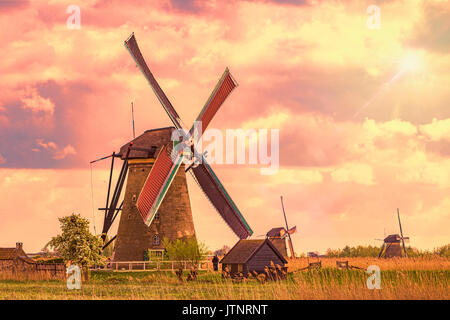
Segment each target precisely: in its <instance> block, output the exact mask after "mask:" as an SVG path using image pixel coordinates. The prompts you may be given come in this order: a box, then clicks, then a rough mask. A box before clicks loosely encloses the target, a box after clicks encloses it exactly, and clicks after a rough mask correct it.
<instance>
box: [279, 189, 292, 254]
mask: <svg viewBox="0 0 450 320" xmlns="http://www.w3.org/2000/svg"><path fill="white" fill-rule="evenodd" d="M280 200H281V208H282V209H283V216H284V222H286V230H288V232H287V235H288V237H289V239H288V240H289V241H288V242H289V250H290V251H291V256H292V258H295V253H294V245H293V244H292V238H291V234H290V233H289V230H290V229H289V226H288V222H287V218H286V212H285V211H284V203H283V196H280ZM294 232H295V230H294Z"/></svg>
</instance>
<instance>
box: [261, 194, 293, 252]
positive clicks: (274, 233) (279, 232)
mask: <svg viewBox="0 0 450 320" xmlns="http://www.w3.org/2000/svg"><path fill="white" fill-rule="evenodd" d="M280 198H281V208H282V209H283V216H284V222H285V223H286V228H284V227H278V228H272V229H270V230H269V232H267V234H266V237H267V238H268V239H269V240H270V241H271V242H272V243H273V245H274V246H275V247H276V248H277V249H278V251H280V252H281V253H282V254H283V255H284V256H287V255H288V254H287V248H286V237H287V240H288V244H289V251H290V253H291V257H292V258H295V253H294V247H293V245H292V239H291V234H293V233H295V232H296V231H297V227H296V226H294V227H292V228H290V229H289V226H288V222H287V218H286V212H285V210H284V204H283V196H281V197H280Z"/></svg>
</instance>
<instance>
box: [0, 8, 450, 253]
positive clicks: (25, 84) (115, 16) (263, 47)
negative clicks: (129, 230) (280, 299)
mask: <svg viewBox="0 0 450 320" xmlns="http://www.w3.org/2000/svg"><path fill="white" fill-rule="evenodd" d="M69 5H78V6H79V8H80V28H79V29H73V28H68V25H67V20H68V19H69V22H72V21H73V20H70V16H71V14H72V12H71V11H69V13H68V12H67V8H68V6H69ZM370 5H376V6H377V7H378V8H379V15H378V16H379V20H373V19H374V15H373V12H372V11H369V12H368V7H369V6H370ZM375 18H376V17H375ZM368 20H369V22H368ZM373 21H376V22H379V25H378V26H379V28H377V27H374V24H373ZM132 32H134V33H135V36H136V39H137V41H138V44H139V46H140V48H141V51H142V53H143V55H144V57H145V59H146V61H147V64H148V65H149V67H150V69H151V70H152V72H153V74H154V75H155V77H156V78H157V80H158V81H159V83H160V85H161V87H162V88H163V90H164V91H165V92H166V94H167V96H168V97H169V99H170V100H171V102H172V104H173V105H174V107H175V108H176V110H177V111H178V113H179V114H180V116H181V118H182V119H183V121H184V123H186V124H188V125H190V124H191V123H192V122H193V121H194V119H195V118H196V117H197V114H198V113H199V112H200V110H201V108H202V107H203V104H204V103H205V101H206V100H207V98H208V97H209V95H210V93H211V91H212V89H213V88H214V86H215V84H216V82H217V80H218V78H219V77H220V75H221V74H222V72H223V71H224V70H225V67H229V68H230V70H231V73H232V75H233V77H234V78H235V79H236V81H237V82H238V83H239V86H238V87H237V88H236V89H235V90H234V91H233V93H232V94H231V96H230V97H229V99H227V101H226V102H225V103H224V105H223V106H222V108H221V109H220V110H219V112H218V113H217V115H216V116H215V117H214V119H213V121H212V122H211V124H210V128H216V129H220V130H221V131H222V132H225V130H226V129H239V128H243V129H249V128H255V129H279V159H280V166H279V169H278V171H277V172H276V173H275V174H273V175H261V170H260V169H261V167H264V165H238V164H236V165H220V164H214V165H213V168H214V170H215V172H216V174H217V175H218V176H219V178H220V179H221V181H222V182H223V184H224V185H225V187H226V189H227V190H228V192H229V193H230V195H231V196H232V198H233V200H234V201H235V203H236V205H237V206H238V207H239V209H240V211H241V212H242V213H243V215H244V216H245V218H246V219H247V221H248V223H249V224H250V226H251V227H252V229H253V230H254V236H255V237H258V236H261V235H264V234H265V233H266V232H267V231H268V230H269V229H271V228H272V227H277V226H282V225H283V223H284V220H283V216H282V211H281V204H280V195H283V197H284V204H285V208H286V213H287V217H288V222H289V224H290V225H291V226H293V225H296V226H297V230H298V231H297V233H296V234H294V235H293V241H294V248H295V250H296V251H297V252H298V253H301V252H307V251H319V252H325V251H326V250H327V249H328V248H342V247H343V246H345V245H359V244H361V245H379V244H380V243H379V242H378V241H377V240H375V239H376V238H383V236H384V235H385V234H389V233H398V223H397V217H396V210H397V208H400V213H401V217H402V225H403V230H404V232H405V235H407V236H409V237H410V238H411V241H410V244H411V246H413V247H416V248H419V249H433V248H435V247H438V246H441V245H444V244H447V243H449V242H450V235H449V229H450V192H449V191H450V108H449V98H450V90H449V89H448V88H450V55H449V52H450V5H449V3H448V1H431V0H429V1H418V0H403V1H402V0H384V1H381V0H378V1H377V0H370V1H356V0H355V1H335V0H329V1H326V0H324V1H318V0H317V1H313V0H311V1H307V0H305V1H295V0H283V1H275V0H273V1H269V0H267V1H262V0H261V1H250V0H247V1H240V0H232V1H213V0H207V1H180V0H172V1H170V0H164V1H143V0H142V1H140V0H134V1H126V2H123V1H121V2H119V1H103V0H97V1H96V0H90V1H82V2H81V1H80V2H79V3H76V1H74V0H71V1H41V0H36V1H9V0H6V1H5V0H0V36H1V39H2V41H1V42H0V49H1V52H2V53H3V54H2V59H0V202H1V205H0V221H1V222H0V246H3V247H8V246H14V244H15V242H17V241H22V242H23V243H24V248H25V250H26V251H28V252H33V251H38V250H40V249H41V248H42V247H43V246H44V245H45V243H46V242H47V241H49V239H50V238H51V237H52V236H55V235H56V234H58V233H59V223H58V220H57V218H58V217H62V216H66V215H69V214H71V213H72V212H75V213H79V214H81V215H82V216H84V217H86V218H88V219H89V220H90V221H91V231H92V232H97V233H98V232H99V230H101V223H102V219H103V218H102V216H101V214H100V213H99V212H97V210H96V209H95V208H98V207H102V206H104V203H105V197H106V190H107V179H108V165H109V163H108V162H103V163H102V162H100V163H96V164H94V165H93V166H92V171H91V170H90V165H89V161H91V160H93V159H96V158H99V157H101V156H105V155H107V154H110V153H111V152H112V151H118V149H119V148H120V146H122V145H123V144H125V143H126V142H127V141H129V140H130V139H131V138H132V124H131V110H130V109H131V108H130V103H131V101H133V102H134V109H135V110H134V111H135V124H136V133H137V134H140V133H142V132H144V131H145V130H147V129H152V128H159V127H165V126H170V125H171V122H170V120H169V118H168V117H167V115H166V113H165V112H164V110H163V109H162V107H161V105H160V104H159V102H158V100H157V98H156V97H155V95H154V94H153V91H152V90H151V88H150V87H149V85H148V83H147V82H146V80H145V78H144V77H143V75H142V74H141V73H140V71H139V69H137V68H136V66H135V63H134V61H133V59H132V58H131V56H130V55H129V53H128V52H127V50H126V49H125V47H124V45H123V42H124V40H126V39H127V37H128V36H129V35H130V34H131V33H132ZM116 169H117V171H116V174H117V173H118V171H119V167H116ZM188 186H189V196H190V199H191V206H192V210H193V218H194V224H195V229H196V233H197V236H198V238H199V239H200V240H201V241H203V242H205V243H206V245H207V246H208V247H210V248H211V249H216V248H219V247H221V246H222V245H224V244H227V245H229V246H231V245H233V244H234V243H235V242H236V241H237V238H236V237H235V236H234V234H233V233H232V232H231V231H230V229H228V227H227V226H226V225H225V224H224V223H223V222H222V220H221V218H220V216H219V215H218V214H217V213H216V212H215V211H214V209H213V208H212V206H211V205H210V204H209V202H208V201H207V199H206V198H205V196H204V195H203V194H202V192H201V191H200V190H199V188H198V187H197V185H196V184H195V182H194V181H192V179H191V177H188ZM211 226H214V227H213V228H212V227H211ZM94 227H95V228H94ZM114 228H117V225H116V226H115V227H114ZM114 228H113V229H114ZM112 233H114V230H112Z"/></svg>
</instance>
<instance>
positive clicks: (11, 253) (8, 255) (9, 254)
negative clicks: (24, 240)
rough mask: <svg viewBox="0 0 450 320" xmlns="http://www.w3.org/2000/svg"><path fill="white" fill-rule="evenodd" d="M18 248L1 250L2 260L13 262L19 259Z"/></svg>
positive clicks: (0, 257)
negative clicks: (12, 260) (16, 258)
mask: <svg viewBox="0 0 450 320" xmlns="http://www.w3.org/2000/svg"><path fill="white" fill-rule="evenodd" d="M16 250H17V249H16V248H0V260H11V259H14V258H15V257H17V251H16Z"/></svg>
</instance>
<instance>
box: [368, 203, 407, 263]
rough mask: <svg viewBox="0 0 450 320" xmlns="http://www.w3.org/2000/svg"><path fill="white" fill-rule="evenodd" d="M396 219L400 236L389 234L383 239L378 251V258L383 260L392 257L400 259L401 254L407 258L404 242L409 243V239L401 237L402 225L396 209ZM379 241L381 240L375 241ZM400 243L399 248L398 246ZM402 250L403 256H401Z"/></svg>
mask: <svg viewBox="0 0 450 320" xmlns="http://www.w3.org/2000/svg"><path fill="white" fill-rule="evenodd" d="M397 217H398V225H399V228H400V235H399V234H390V235H388V236H387V237H385V238H384V239H383V240H382V241H383V245H382V247H381V250H380V254H379V255H378V257H379V258H380V257H385V258H392V257H402V256H403V254H404V256H405V257H408V254H407V252H406V246H405V241H409V237H404V236H403V229H402V223H401V221H400V211H399V209H397ZM376 240H381V239H376ZM400 243H401V246H400ZM402 249H403V254H402Z"/></svg>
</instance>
